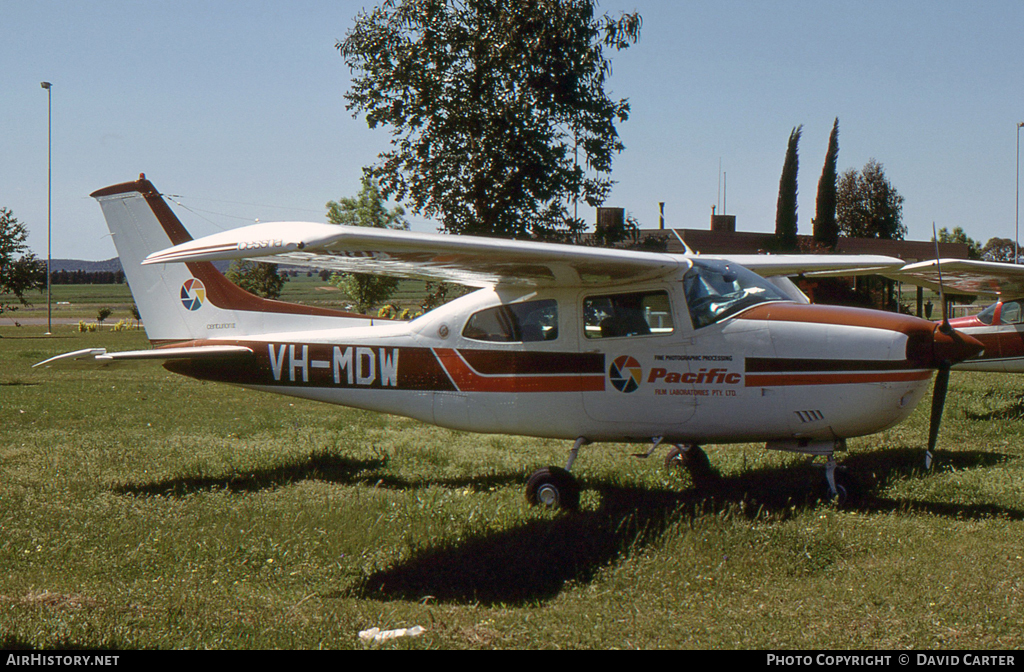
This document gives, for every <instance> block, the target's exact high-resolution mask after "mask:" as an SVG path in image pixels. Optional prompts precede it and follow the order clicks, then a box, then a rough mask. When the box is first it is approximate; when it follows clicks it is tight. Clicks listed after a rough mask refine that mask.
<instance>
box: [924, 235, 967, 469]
mask: <svg viewBox="0 0 1024 672" xmlns="http://www.w3.org/2000/svg"><path fill="white" fill-rule="evenodd" d="M932 240H933V241H935V270H936V271H937V272H938V275H939V301H941V302H942V324H940V325H939V326H938V328H937V331H938V332H939V333H941V334H943V335H944V336H947V337H949V339H950V340H952V341H953V342H954V344H957V345H959V344H961V343H962V342H963V339H962V338H960V334H959V333H958V332H957V331H956V330H955V329H953V327H952V325H950V323H949V315H947V312H948V309H947V305H946V292H945V290H944V289H943V286H942V262H941V261H940V259H939V236H938V233H937V232H936V231H935V222H932ZM936 336H938V334H936ZM938 344H939V343H938V340H937V339H936V341H935V345H938ZM932 347H933V348H935V346H932ZM943 349H945V348H943ZM936 350H938V348H936ZM936 354H938V353H937V352H936ZM937 359H939V361H938V368H937V373H936V375H935V387H934V388H933V390H932V414H931V419H930V420H929V423H928V448H927V450H925V451H924V468H925V470H928V469H931V468H932V459H933V455H932V451H933V450H935V442H936V441H938V439H939V426H940V425H941V424H942V409H943V408H944V407H945V405H946V391H947V390H948V389H949V371H950V369H951V368H952V367H953V362H952V361H951V359H950V357H942V358H938V357H937Z"/></svg>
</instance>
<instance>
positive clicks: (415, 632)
mask: <svg viewBox="0 0 1024 672" xmlns="http://www.w3.org/2000/svg"><path fill="white" fill-rule="evenodd" d="M422 634H423V626H420V625H414V626H412V627H411V628H398V629H397V630H381V629H380V628H370V629H369V630H361V631H360V632H359V639H361V640H363V641H364V642H386V641H388V640H389V639H397V638H398V637H419V636H420V635H422Z"/></svg>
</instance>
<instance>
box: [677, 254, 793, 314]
mask: <svg viewBox="0 0 1024 672" xmlns="http://www.w3.org/2000/svg"><path fill="white" fill-rule="evenodd" d="M683 290H684V292H685V294H686V305H687V306H688V307H689V309H690V319H691V320H693V328H694V329H700V328H701V327H706V326H708V325H709V324H714V323H715V322H718V321H719V320H724V319H725V318H727V317H729V316H730V315H734V314H736V313H738V312H739V311H741V310H744V309H745V308H749V307H750V306H754V305H757V304H759V303H766V302H768V301H790V300H791V299H789V298H788V297H786V296H785V295H784V294H783V293H782V292H781V291H779V290H778V289H777V288H776V287H774V286H773V285H771V284H770V283H769V282H768V281H767V280H765V279H764V278H762V277H761V276H759V275H757V274H756V273H754V272H753V271H750V270H748V269H746V268H743V267H742V266H739V265H737V264H732V263H729V262H727V261H713V260H710V259H694V260H693V268H691V269H690V270H689V271H687V272H686V275H685V276H683Z"/></svg>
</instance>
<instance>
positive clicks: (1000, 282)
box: [884, 259, 1024, 373]
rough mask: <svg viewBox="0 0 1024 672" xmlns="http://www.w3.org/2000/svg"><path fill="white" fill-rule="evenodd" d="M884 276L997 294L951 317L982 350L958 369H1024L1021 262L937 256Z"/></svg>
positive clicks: (947, 289)
mask: <svg viewBox="0 0 1024 672" xmlns="http://www.w3.org/2000/svg"><path fill="white" fill-rule="evenodd" d="M884 275H886V276H887V277H890V278H892V279H894V280H899V281H901V282H909V283H912V284H915V285H920V286H922V287H927V288H929V289H932V290H934V291H937V292H946V293H948V292H950V291H952V292H955V293H958V294H970V295H974V296H995V297H998V298H999V300H998V301H996V303H993V304H991V305H989V306H988V307H986V308H985V309H984V310H982V311H981V312H979V313H978V314H977V315H971V316H968V317H957V318H953V319H951V320H949V323H950V325H951V326H952V327H953V328H955V329H956V330H957V331H960V332H962V333H966V334H970V335H971V336H972V337H973V338H975V339H977V340H978V341H979V342H981V344H982V345H984V346H985V350H984V352H982V353H981V354H979V355H977V356H975V357H972V358H971V359H969V360H967V361H964V362H961V363H960V364H957V365H956V366H955V368H956V369H958V370H960V369H962V370H968V371H994V372H997V373H1004V372H1005V373H1024V299H1022V297H1024V266H1019V265H1017V264H1008V263H1001V262H994V261H975V260H970V259H939V260H930V261H922V262H920V263H917V264H909V265H907V266H904V267H903V268H900V269H898V270H896V271H886V272H885V273H884Z"/></svg>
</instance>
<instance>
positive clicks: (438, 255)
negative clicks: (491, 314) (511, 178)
mask: <svg viewBox="0 0 1024 672" xmlns="http://www.w3.org/2000/svg"><path fill="white" fill-rule="evenodd" d="M706 256H707V258H711V259H716V258H722V259H728V260H729V261H733V262H736V263H738V264H740V265H743V266H746V267H747V268H750V269H751V270H753V271H754V272H756V273H759V274H761V275H764V276H773V275H800V274H804V273H810V272H819V271H839V270H841V271H842V273H843V274H845V275H855V274H868V273H879V272H881V271H883V270H886V269H895V268H899V267H901V266H902V265H903V262H902V261H901V260H899V259H896V258H893V257H883V256H873V255H735V256H727V257H720V256H718V255H706ZM229 259H251V260H253V261H269V262H274V263H280V264H289V265H296V266H306V267H311V268H320V269H326V270H330V271H341V272H349V273H372V274H377V275H391V276H396V277H405V278H420V279H426V280H444V281H449V282H457V283H459V284H463V285H469V286H471V287H493V286H496V285H526V286H566V285H591V286H596V285H608V284H619V283H625V282H640V281H644V280H650V279H654V278H659V277H664V276H667V275H671V274H673V273H676V272H679V271H686V270H687V269H689V267H690V265H691V261H690V257H689V256H688V255H681V254H667V253H659V252H637V251H631V250H614V249H606V248H600V247H591V246H587V245H559V244H553V243H539V242H532V241H516V240H503V239H498V238H484V237H479V236H453V235H445V234H439V233H418V232H411V231H395V230H389V229H374V228H367V227H358V226H338V225H333V224H317V223H311V222H276V223H266V224H254V225H252V226H246V227H242V228H239V229H233V230H231V231H226V232H223V233H218V234H214V235H212V236H207V237H205V238H200V239H197V240H193V241H189V242H187V243H183V244H181V245H177V246H175V247H171V248H168V249H166V250H162V251H160V252H156V253H154V254H151V255H149V256H148V257H147V258H146V260H145V261H144V262H143V263H144V264H159V263H173V262H189V261H219V260H229Z"/></svg>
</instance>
